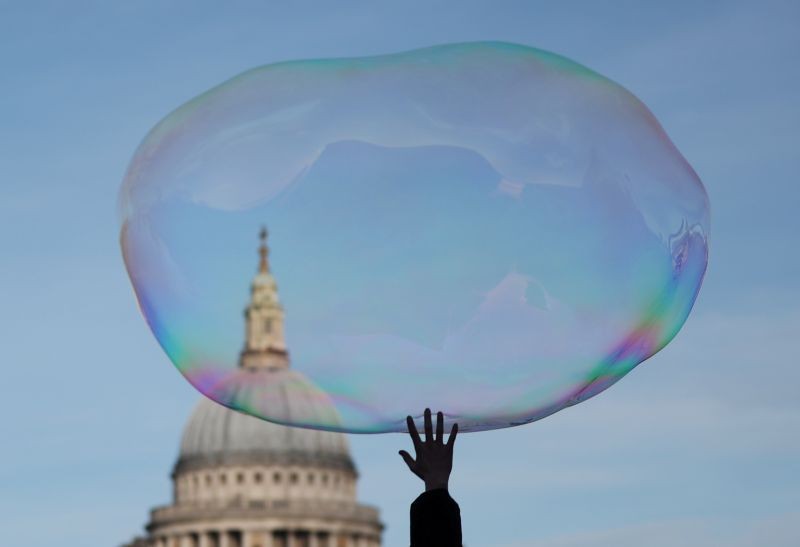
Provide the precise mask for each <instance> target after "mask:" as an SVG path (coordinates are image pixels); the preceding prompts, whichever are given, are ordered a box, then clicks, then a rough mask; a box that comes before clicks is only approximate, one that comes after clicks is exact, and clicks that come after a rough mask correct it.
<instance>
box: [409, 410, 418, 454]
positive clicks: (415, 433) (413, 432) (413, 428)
mask: <svg viewBox="0 0 800 547" xmlns="http://www.w3.org/2000/svg"><path fill="white" fill-rule="evenodd" d="M406 424H408V434H409V435H411V442H412V443H414V450H416V451H417V452H419V447H420V445H421V444H422V440H421V439H420V438H419V431H417V424H415V423H414V418H412V417H411V416H408V417H407V418H406Z"/></svg>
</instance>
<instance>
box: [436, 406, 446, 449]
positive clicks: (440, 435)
mask: <svg viewBox="0 0 800 547" xmlns="http://www.w3.org/2000/svg"><path fill="white" fill-rule="evenodd" d="M436 442H437V443H443V442H444V414H442V413H441V412H437V413H436Z"/></svg>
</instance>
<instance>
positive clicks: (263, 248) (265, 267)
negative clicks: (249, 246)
mask: <svg viewBox="0 0 800 547" xmlns="http://www.w3.org/2000/svg"><path fill="white" fill-rule="evenodd" d="M268 235H269V232H267V227H266V226H262V227H261V232H259V234H258V237H259V239H261V245H259V247H258V255H259V256H260V257H261V260H259V262H258V271H259V272H261V273H267V272H268V271H269V262H268V261H267V256H268V255H269V249H268V248H267V236H268Z"/></svg>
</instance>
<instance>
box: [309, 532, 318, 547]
mask: <svg viewBox="0 0 800 547" xmlns="http://www.w3.org/2000/svg"><path fill="white" fill-rule="evenodd" d="M308 547H319V544H318V543H317V533H316V532H315V531H314V530H309V531H308Z"/></svg>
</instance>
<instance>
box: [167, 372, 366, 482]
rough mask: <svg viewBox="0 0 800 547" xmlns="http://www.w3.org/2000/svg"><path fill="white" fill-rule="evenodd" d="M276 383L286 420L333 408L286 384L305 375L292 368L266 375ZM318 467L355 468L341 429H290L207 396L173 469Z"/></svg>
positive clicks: (275, 398) (191, 421)
mask: <svg viewBox="0 0 800 547" xmlns="http://www.w3.org/2000/svg"><path fill="white" fill-rule="evenodd" d="M268 374H270V375H272V376H274V377H277V378H276V380H278V379H279V378H280V377H284V376H285V378H282V380H283V381H275V382H274V383H272V385H273V386H275V388H274V391H275V394H274V395H273V396H272V397H271V398H270V400H271V401H272V402H273V404H275V405H277V406H278V408H276V409H275V413H276V415H279V416H285V417H286V419H287V420H289V419H293V420H303V418H304V417H308V416H314V415H321V414H323V413H327V412H330V407H329V406H328V405H327V404H326V401H324V400H320V398H319V397H317V396H315V394H314V393H313V392H310V391H309V394H308V396H307V397H302V396H298V393H297V392H293V393H292V394H291V397H290V396H288V393H287V391H288V389H287V385H288V386H291V385H292V382H303V381H305V380H304V379H303V378H302V375H300V374H298V373H295V372H293V371H291V370H284V371H273V372H270V373H268ZM249 464H278V465H314V466H322V467H330V468H336V469H346V470H350V471H355V466H354V464H353V460H352V458H351V457H350V450H349V447H348V443H347V437H345V436H344V435H342V434H341V433H332V432H329V431H318V430H314V429H303V428H298V427H287V426H283V425H278V424H274V423H271V422H267V421H264V420H260V419H258V418H254V417H252V416H248V415H247V414H243V413H241V412H235V411H231V410H229V409H228V408H226V407H224V406H222V405H220V404H218V403H216V402H214V401H212V400H210V399H207V398H205V397H204V398H203V399H202V400H201V401H200V403H199V404H198V405H197V406H196V407H195V409H194V411H193V412H192V415H191V417H190V418H189V421H188V423H187V424H186V427H185V428H184V431H183V437H182V439H181V446H180V455H179V457H178V461H177V463H176V468H175V471H176V473H180V472H183V471H188V470H194V469H201V468H207V467H218V466H220V465H249Z"/></svg>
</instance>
